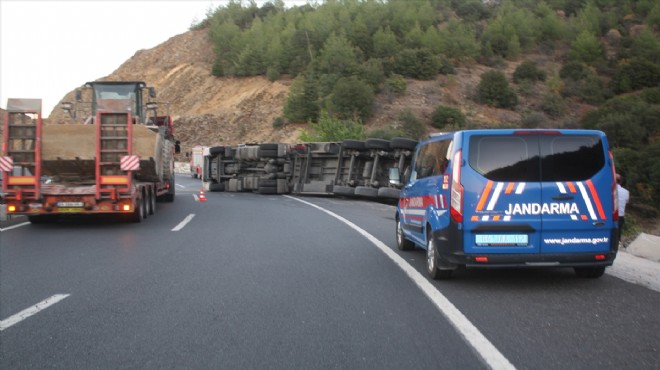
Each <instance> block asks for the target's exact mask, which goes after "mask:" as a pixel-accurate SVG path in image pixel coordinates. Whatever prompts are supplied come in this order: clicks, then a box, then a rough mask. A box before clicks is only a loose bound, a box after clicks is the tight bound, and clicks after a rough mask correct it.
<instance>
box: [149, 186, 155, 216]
mask: <svg viewBox="0 0 660 370" xmlns="http://www.w3.org/2000/svg"><path fill="white" fill-rule="evenodd" d="M147 196H148V198H149V199H147V200H148V203H149V207H148V208H149V209H148V211H149V212H147V213H149V214H150V215H153V214H154V213H156V194H154V193H153V192H152V191H148V192H147Z"/></svg>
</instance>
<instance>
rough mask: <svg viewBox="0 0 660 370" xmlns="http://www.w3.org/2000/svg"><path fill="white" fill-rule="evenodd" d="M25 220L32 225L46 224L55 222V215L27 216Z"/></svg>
mask: <svg viewBox="0 0 660 370" xmlns="http://www.w3.org/2000/svg"><path fill="white" fill-rule="evenodd" d="M27 218H28V221H30V222H31V223H33V224H46V223H50V222H55V221H57V215H33V216H27Z"/></svg>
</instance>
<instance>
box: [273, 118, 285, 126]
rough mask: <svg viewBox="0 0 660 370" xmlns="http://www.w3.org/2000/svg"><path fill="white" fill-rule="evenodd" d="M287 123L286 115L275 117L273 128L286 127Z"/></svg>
mask: <svg viewBox="0 0 660 370" xmlns="http://www.w3.org/2000/svg"><path fill="white" fill-rule="evenodd" d="M285 123H286V120H285V119H284V117H282V116H279V117H275V118H274V119H273V128H282V127H284V124H285Z"/></svg>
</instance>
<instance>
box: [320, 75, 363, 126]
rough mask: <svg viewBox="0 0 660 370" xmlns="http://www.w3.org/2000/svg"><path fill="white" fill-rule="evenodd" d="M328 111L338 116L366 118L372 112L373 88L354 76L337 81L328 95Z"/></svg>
mask: <svg viewBox="0 0 660 370" xmlns="http://www.w3.org/2000/svg"><path fill="white" fill-rule="evenodd" d="M330 103H331V106H329V107H327V108H329V111H330V112H332V113H333V114H336V115H337V116H338V117H339V118H343V119H355V118H359V119H361V120H366V119H367V118H369V117H370V116H371V114H372V112H373V104H374V92H373V88H372V87H371V86H370V85H369V84H368V83H366V82H364V81H362V80H360V79H359V78H357V77H356V76H351V77H343V78H340V79H339V81H337V84H336V85H335V88H334V89H333V91H332V95H331V97H330Z"/></svg>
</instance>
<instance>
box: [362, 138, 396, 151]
mask: <svg viewBox="0 0 660 370" xmlns="http://www.w3.org/2000/svg"><path fill="white" fill-rule="evenodd" d="M364 146H365V147H366V148H367V149H383V150H389V149H390V142H389V141H388V140H384V139H367V141H365V142H364Z"/></svg>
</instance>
